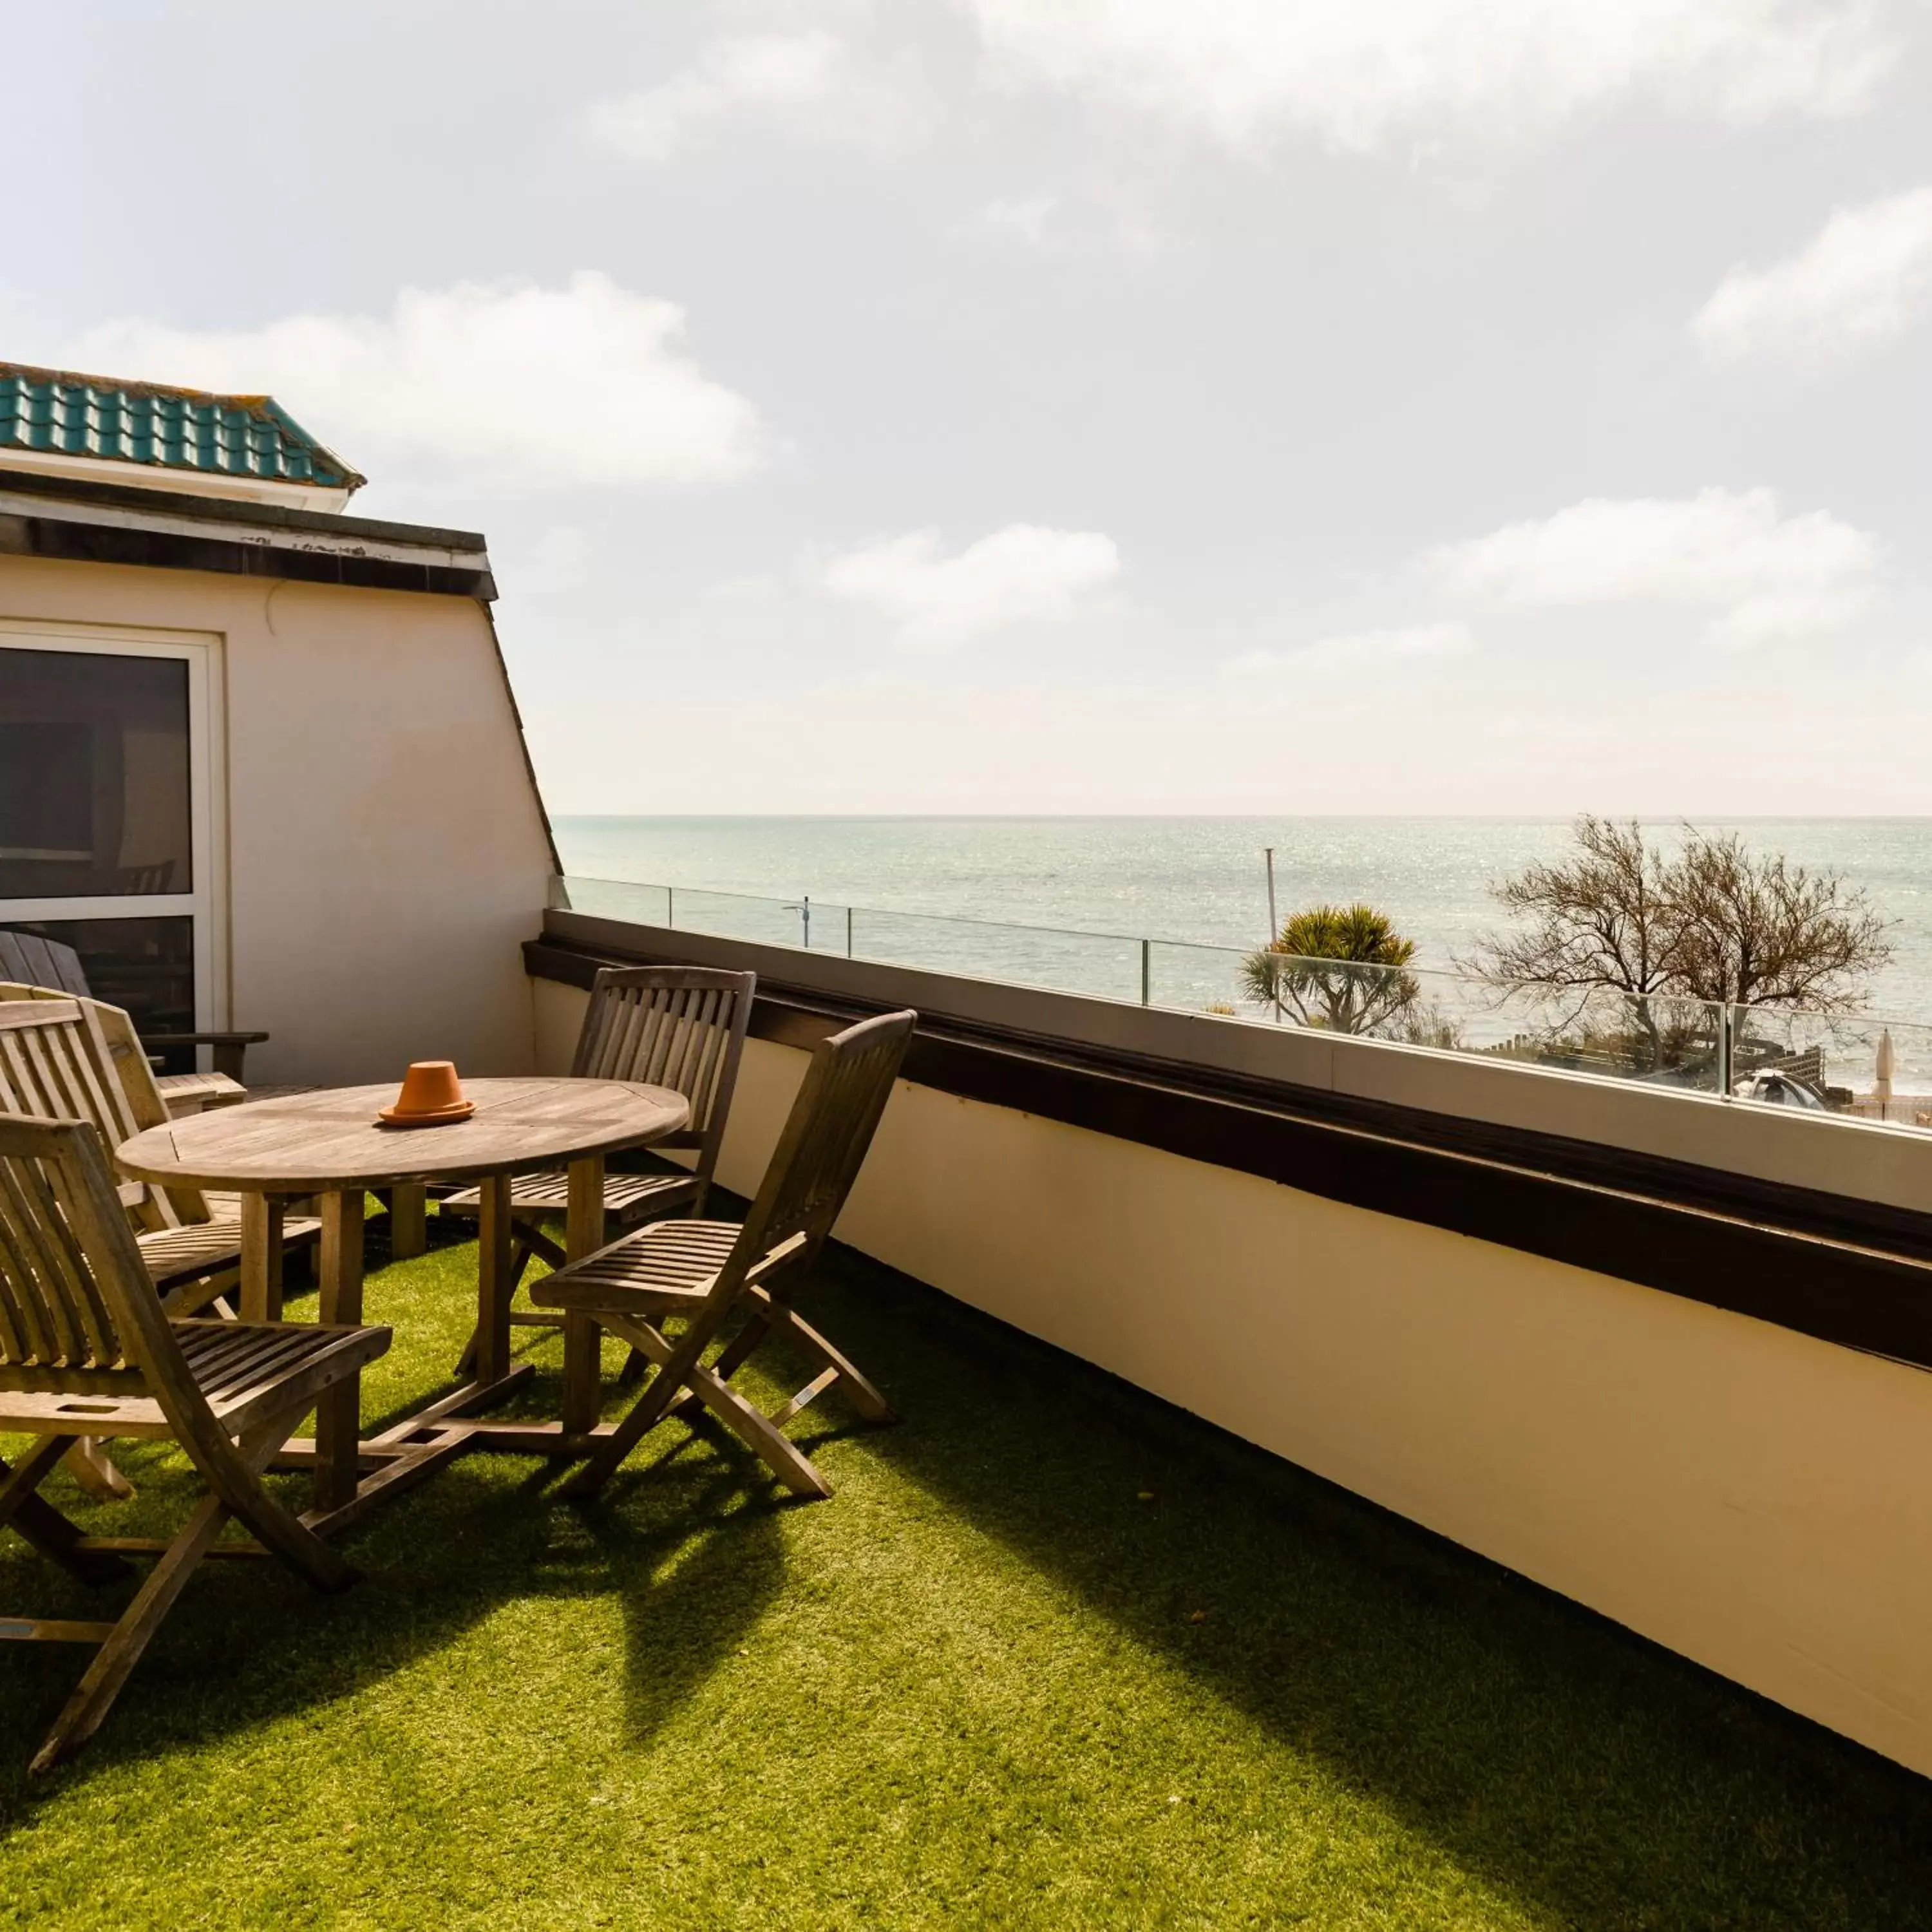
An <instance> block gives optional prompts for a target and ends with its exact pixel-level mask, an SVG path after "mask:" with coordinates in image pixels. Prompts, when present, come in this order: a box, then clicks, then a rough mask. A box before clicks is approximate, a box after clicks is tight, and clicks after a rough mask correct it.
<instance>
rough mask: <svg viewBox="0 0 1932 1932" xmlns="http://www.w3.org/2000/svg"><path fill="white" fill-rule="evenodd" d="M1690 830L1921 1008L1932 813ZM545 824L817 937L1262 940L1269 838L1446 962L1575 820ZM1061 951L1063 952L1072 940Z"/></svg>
mask: <svg viewBox="0 0 1932 1932" xmlns="http://www.w3.org/2000/svg"><path fill="white" fill-rule="evenodd" d="M1651 829H1652V830H1653V831H1654V832H1655V835H1656V836H1657V837H1658V838H1659V839H1660V840H1661V841H1664V842H1666V843H1669V842H1670V841H1672V840H1673V839H1674V838H1675V837H1676V836H1677V835H1678V834H1679V832H1680V830H1681V828H1680V827H1679V826H1676V825H1675V824H1673V823H1671V822H1670V821H1661V822H1659V823H1657V824H1656V825H1655V826H1654V827H1652V828H1651ZM1700 829H1702V830H1705V831H1707V832H1729V831H1735V832H1738V833H1739V835H1741V836H1742V838H1744V839H1745V841H1746V842H1747V843H1748V844H1750V845H1751V847H1754V849H1755V850H1759V851H1761V852H1767V853H1768V852H1781V853H1784V854H1785V856H1787V858H1789V859H1792V860H1793V861H1794V862H1796V863H1798V864H1800V865H1805V866H1807V867H1809V868H1812V869H1814V870H1823V871H1837V872H1839V873H1841V874H1843V876H1844V877H1845V878H1846V880H1848V881H1849V882H1850V883H1852V884H1854V885H1855V886H1858V887H1859V888H1861V889H1862V890H1863V891H1864V892H1865V894H1866V895H1867V896H1868V898H1870V901H1871V903H1872V904H1873V906H1874V907H1876V910H1878V911H1879V913H1880V915H1881V916H1882V917H1883V918H1885V919H1886V920H1887V921H1888V922H1889V923H1890V932H1889V935H1888V936H1889V938H1890V939H1891V943H1892V946H1893V949H1894V950H1893V956H1892V959H1891V962H1890V964H1888V965H1886V966H1885V968H1882V970H1881V971H1879V972H1878V973H1877V974H1875V975H1874V976H1873V979H1872V981H1871V983H1870V989H1869V995H1870V997H1869V1006H1870V1010H1872V1011H1873V1012H1874V1013H1879V1014H1882V1015H1883V1016H1886V1017H1888V1018H1895V1019H1900V1020H1905V1021H1912V1022H1921V1023H1923V1022H1932V818H1846V819H1819V818H1800V819H1739V820H1723V821H1719V820H1700ZM1569 835H1570V827H1569V824H1568V821H1567V820H1560V819H1528V818H1339V817H1338V818H1205V817H1202V818H1191V817H1190V818H1125V817H1110V818H806V817H799V818H751V817H744V818H737V817H724V818H615V817H604V818H560V819H559V820H557V821H556V840H557V845H558V848H559V853H560V854H561V856H562V860H563V864H564V868H565V871H566V872H568V873H569V874H573V875H574V876H577V877H585V878H596V879H616V880H643V881H647V882H649V883H656V884H668V885H671V886H679V887H683V888H686V889H698V888H709V889H711V890H712V891H715V892H734V893H745V894H750V895H756V896H757V897H760V898H767V899H770V900H772V901H778V902H779V904H781V905H796V904H799V903H802V900H803V898H804V897H805V895H810V896H811V898H812V899H813V901H815V902H817V904H819V905H820V907H822V908H824V910H823V912H822V913H821V922H820V929H819V932H820V938H821V940H823V938H825V937H826V935H827V932H828V926H827V925H826V921H828V920H829V919H833V918H835V917H838V916H841V911H840V909H842V908H843V907H846V906H848V905H849V906H856V907H865V908H877V909H878V910H880V911H882V912H886V913H901V914H926V915H935V916H940V917H950V918H959V919H976V920H985V921H990V922H996V923H1010V924H1013V925H1015V926H1031V927H1044V928H1053V929H1061V930H1070V931H1072V932H1079V933H1090V934H1104V935H1123V936H1124V937H1126V938H1128V939H1130V940H1139V939H1140V938H1155V939H1160V940H1166V941H1174V942H1179V943H1181V944H1192V945H1194V946H1199V947H1241V948H1247V947H1255V946H1259V945H1260V944H1262V942H1263V941H1265V938H1267V936H1268V883H1267V873H1266V869H1265V859H1264V857H1263V853H1264V852H1265V850H1266V849H1267V848H1268V847H1273V848H1274V872H1275V896H1276V904H1277V914H1278V916H1280V917H1286V916H1287V915H1288V914H1289V913H1290V912H1292V911H1293V910H1295V909H1296V908H1297V907H1301V906H1307V905H1310V904H1316V903H1318V902H1322V901H1335V902H1342V903H1347V902H1349V901H1353V900H1356V899H1362V900H1366V901H1367V902H1368V903H1369V904H1371V905H1373V906H1375V907H1377V908H1378V909H1379V910H1382V911H1383V912H1385V913H1388V916H1390V917H1391V919H1393V920H1394V922H1395V924H1396V926H1397V930H1398V931H1399V932H1402V933H1403V934H1404V935H1406V936H1407V937H1409V938H1412V939H1413V940H1414V941H1415V942H1416V945H1417V949H1418V950H1417V964H1418V965H1421V966H1425V967H1431V968H1439V969H1441V970H1442V971H1454V970H1455V968H1456V967H1457V965H1458V964H1459V962H1464V961H1466V960H1468V959H1470V958H1471V957H1472V956H1473V954H1474V953H1475V950H1476V949H1477V947H1478V945H1479V943H1480V941H1481V937H1482V935H1484V933H1485V932H1495V931H1498V930H1500V929H1504V928H1505V927H1506V926H1507V925H1508V919H1507V916H1506V915H1505V913H1504V912H1503V911H1502V908H1501V907H1499V905H1498V904H1497V903H1496V898H1495V896H1494V893H1495V888H1496V886H1497V885H1498V884H1499V883H1501V882H1502V880H1505V878H1507V877H1509V876H1510V875H1511V874H1512V873H1514V872H1516V871H1519V870H1520V868H1522V867H1523V865H1526V864H1528V863H1529V862H1532V860H1535V859H1556V858H1560V857H1561V856H1562V855H1563V853H1565V850H1566V849H1567V848H1568V843H1569ZM775 911H776V908H774V913H775ZM791 916H792V917H795V916H796V915H791ZM904 925H905V926H906V927H907V929H908V930H910V921H907V922H904ZM786 929H787V930H788V926H787V928H786ZM882 930H886V929H885V928H883V927H882V926H880V924H879V922H876V921H875V922H874V931H875V932H878V931H882ZM1040 950H1045V951H1050V950H1051V949H1050V948H1048V947H1046V944H1045V942H1044V941H1043V942H1040ZM1063 950H1065V951H1066V952H1067V954H1068V956H1069V957H1071V956H1073V951H1074V950H1075V948H1074V947H1073V943H1071V942H1070V943H1069V944H1068V946H1067V947H1066V948H1064V949H1063ZM1118 950H1120V952H1121V961H1122V966H1121V971H1123V972H1125V971H1129V970H1131V969H1132V968H1133V959H1134V958H1135V957H1136V955H1135V954H1134V953H1133V951H1132V949H1130V948H1121V949H1118ZM1087 952H1088V955H1089V956H1091V959H1093V961H1094V962H1095V965H1096V967H1097V968H1099V967H1100V966H1101V965H1106V964H1109V963H1110V956H1109V955H1106V954H1104V953H1103V951H1102V950H1101V949H1100V947H1098V946H1095V947H1091V948H1088V949H1087Z"/></svg>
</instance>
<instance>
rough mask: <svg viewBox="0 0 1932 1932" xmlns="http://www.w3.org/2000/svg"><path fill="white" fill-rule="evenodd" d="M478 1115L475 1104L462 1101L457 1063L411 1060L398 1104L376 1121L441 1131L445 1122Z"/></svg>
mask: <svg viewBox="0 0 1932 1932" xmlns="http://www.w3.org/2000/svg"><path fill="white" fill-rule="evenodd" d="M475 1111H476V1103H475V1101H473V1100H465V1099H464V1098H463V1083H462V1082H461V1081H460V1080H459V1079H457V1077H456V1063H455V1061H453V1060H413V1061H410V1070H409V1071H408V1072H407V1073H405V1074H404V1076H403V1091H401V1093H400V1094H398V1095H397V1096H396V1099H395V1105H394V1106H389V1107H385V1108H384V1109H383V1110H382V1112H380V1114H378V1115H377V1117H376V1118H377V1119H378V1120H379V1121H381V1122H382V1123H383V1125H384V1126H385V1127H441V1126H443V1124H445V1123H446V1121H466V1120H467V1119H469V1116H470V1115H472V1114H473V1113H475Z"/></svg>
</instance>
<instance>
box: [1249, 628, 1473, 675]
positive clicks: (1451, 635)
mask: <svg viewBox="0 0 1932 1932" xmlns="http://www.w3.org/2000/svg"><path fill="white" fill-rule="evenodd" d="M1473 649H1475V638H1473V637H1472V636H1471V635H1470V634H1469V625H1466V624H1412V625H1406V626H1404V627H1403V628H1400V629H1397V630H1391V631H1352V632H1350V633H1349V634H1347V635H1346V636H1343V637H1318V638H1316V640H1315V641H1314V642H1313V643H1307V644H1297V645H1295V646H1292V647H1291V648H1290V649H1287V650H1280V651H1277V650H1256V651H1244V652H1242V653H1241V655H1240V656H1238V657H1235V658H1229V660H1228V661H1227V663H1226V665H1225V666H1224V667H1223V668H1224V669H1225V670H1230V671H1233V672H1235V673H1237V674H1238V675H1248V674H1252V673H1265V672H1270V671H1296V670H1349V669H1352V668H1355V667H1361V666H1367V665H1371V664H1397V663H1402V662H1405V661H1406V662H1414V661H1417V660H1418V659H1423V658H1453V657H1461V656H1463V655H1464V654H1465V653H1466V652H1469V651H1471V650H1473Z"/></svg>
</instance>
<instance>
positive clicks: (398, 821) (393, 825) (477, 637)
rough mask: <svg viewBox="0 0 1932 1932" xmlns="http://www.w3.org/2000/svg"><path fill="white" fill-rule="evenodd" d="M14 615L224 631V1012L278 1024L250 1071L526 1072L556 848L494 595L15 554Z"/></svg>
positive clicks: (306, 1076) (6, 615)
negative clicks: (532, 991) (434, 1067)
mask: <svg viewBox="0 0 1932 1932" xmlns="http://www.w3.org/2000/svg"><path fill="white" fill-rule="evenodd" d="M0 621H7V622H12V623H14V624H27V625H32V626H33V627H34V629H35V630H36V631H39V630H41V629H42V628H45V629H46V631H47V634H49V638H50V640H57V638H58V631H59V627H60V626H61V625H89V626H96V627H101V626H105V627H108V628H112V629H113V630H114V631H115V632H117V633H120V634H125V635H126V636H127V637H128V639H129V640H130V642H132V643H138V641H139V638H140V637H141V635H142V633H144V632H172V633H175V634H181V633H194V634H201V635H204V636H208V637H211V638H212V639H214V640H215V643H216V649H215V652H214V655H215V659H216V662H217V665H218V667H219V670H218V675H219V678H220V686H221V688H220V703H218V705H217V706H216V707H215V709H216V715H217V717H218V718H220V719H221V720H222V724H221V727H220V742H219V743H218V744H217V745H216V746H215V747H214V754H215V756H216V757H217V758H218V759H219V760H220V763H221V766H222V775H223V777H224V778H225V781H226V782H225V785H224V786H223V787H221V790H222V791H223V792H225V800H224V802H223V810H222V812H221V815H220V823H217V824H216V826H214V844H215V847H216V863H217V874H218V875H220V877H219V880H218V883H219V884H220V888H221V889H222V890H223V892H225V912H226V941H225V944H226V950H227V955H228V957H227V959H226V973H225V975H223V976H221V977H223V978H224V979H225V981H226V1005H227V1011H226V1013H220V1014H217V1016H216V1019H215V1022H214V1024H216V1025H225V1026H229V1027H234V1028H260V1029H261V1030H263V1031H266V1032H268V1033H269V1034H272V1036H273V1038H272V1040H271V1041H270V1042H269V1044H268V1045H267V1046H262V1047H257V1048H253V1049H250V1052H249V1056H248V1077H249V1079H250V1081H251V1083H253V1084H268V1083H271V1082H305V1083H316V1084H335V1083H338V1082H350V1081H362V1080H378V1079H387V1078H389V1076H391V1075H392V1074H393V1075H395V1076H398V1078H400V1076H401V1070H402V1069H403V1067H404V1065H405V1064H407V1062H408V1061H411V1060H420V1059H425V1058H449V1059H453V1060H455V1061H456V1062H457V1064H458V1067H460V1068H461V1069H462V1070H464V1071H465V1072H467V1073H479V1074H480V1073H519V1072H524V1071H527V1070H528V1069H529V1065H530V1062H531V1053H532V1033H531V1028H532V1011H531V1003H530V995H529V983H528V982H527V981H526V979H525V978H524V977H523V971H522V968H521V965H520V960H519V957H518V953H517V947H518V944H519V942H520V941H522V940H523V939H526V938H529V937H532V935H534V934H535V932H536V931H537V930H538V926H539V925H540V923H541V918H542V908H543V904H544V894H545V885H546V881H547V877H548V875H549V872H550V853H549V847H548V844H547V838H546V835H545V832H544V824H543V818H542V814H541V808H540V806H539V805H538V800H537V798H536V795H535V789H534V787H533V786H532V784H531V782H530V780H529V775H528V771H527V768H526V764H525V762H524V757H523V745H522V742H521V739H520V734H519V733H518V731H517V726H516V721H515V717H514V711H513V709H512V706H511V699H510V694H509V691H508V687H507V685H505V681H504V679H503V676H502V670H501V667H500V664H499V660H498V658H497V654H496V643H495V638H494V636H493V633H492V631H491V628H490V620H489V618H488V616H487V613H485V611H484V608H483V607H481V605H480V604H477V603H476V602H475V601H473V600H472V599H470V598H463V597H452V596H439V595H425V594H422V593H419V592H390V591H377V590H362V589H344V588H341V587H339V586H333V585H322V584H308V583H291V582H288V581H286V580H279V579H262V578H253V577H232V576H226V575H220V574H213V573H206V574H204V573H202V572H199V571H178V570H152V569H145V568H129V567H125V566H121V565H99V564H83V563H69V562H50V561H46V560H43V559H34V558H20V557H11V556H5V557H0ZM127 912H128V913H130V915H132V914H136V913H138V912H139V904H138V902H137V901H129V903H128V904H127Z"/></svg>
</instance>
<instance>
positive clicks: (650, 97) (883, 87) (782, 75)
mask: <svg viewBox="0 0 1932 1932" xmlns="http://www.w3.org/2000/svg"><path fill="white" fill-rule="evenodd" d="M924 101H925V90H924V89H923V88H922V86H921V85H920V83H919V78H918V76H917V74H916V72H915V71H913V69H911V68H908V67H906V66H905V65H903V64H900V65H886V66H883V67H867V66H861V65H859V63H858V62H855V61H854V60H853V57H852V55H851V54H850V51H849V50H848V49H847V47H846V46H845V44H844V43H843V42H842V41H841V40H838V38H836V37H835V36H834V35H832V34H828V33H823V32H820V31H810V32H804V33H792V34H742V35H736V36H733V37H727V38H725V39H723V40H714V41H712V43H711V44H710V45H709V46H707V47H706V48H705V49H703V52H700V54H699V55H698V57H697V59H696V60H695V61H694V62H693V63H692V64H691V65H690V66H689V67H688V68H685V69H684V71H682V73H680V74H673V76H672V77H671V78H670V80H666V81H662V82H660V83H658V86H655V87H646V88H642V89H638V90H637V92H634V93H631V94H625V95H618V96H616V98H613V99H611V100H609V101H598V102H597V103H595V104H594V105H593V106H592V107H591V108H590V109H589V113H588V115H587V122H588V125H589V130H590V133H591V135H592V138H593V139H595V140H597V141H598V142H601V143H602V144H603V145H604V146H606V147H607V148H611V149H613V151H616V153H618V154H623V155H625V156H626V157H628V158H629V159H631V160H636V161H665V160H670V158H671V157H672V156H673V155H674V154H676V153H677V152H678V151H679V149H680V148H685V147H687V146H688V145H690V144H691V142H692V141H693V140H694V139H701V138H702V137H703V136H704V135H705V134H706V133H709V132H711V131H712V130H714V129H716V128H718V127H727V126H729V125H730V124H731V123H733V122H734V121H738V122H742V121H757V122H761V123H763V124H766V125H768V126H772V127H779V128H781V129H783V130H786V131H787V132H788V133H792V134H793V135H802V136H807V137H809V138H811V139H818V140H827V141H840V142H849V143H852V144H854V145H858V146H860V147H867V148H896V147H899V146H901V145H904V143H905V142H908V141H909V140H911V139H914V138H916V136H917V134H918V133H919V130H920V128H921V127H922V124H923V123H924V121H925V120H926V113H925V111H924Z"/></svg>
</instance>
